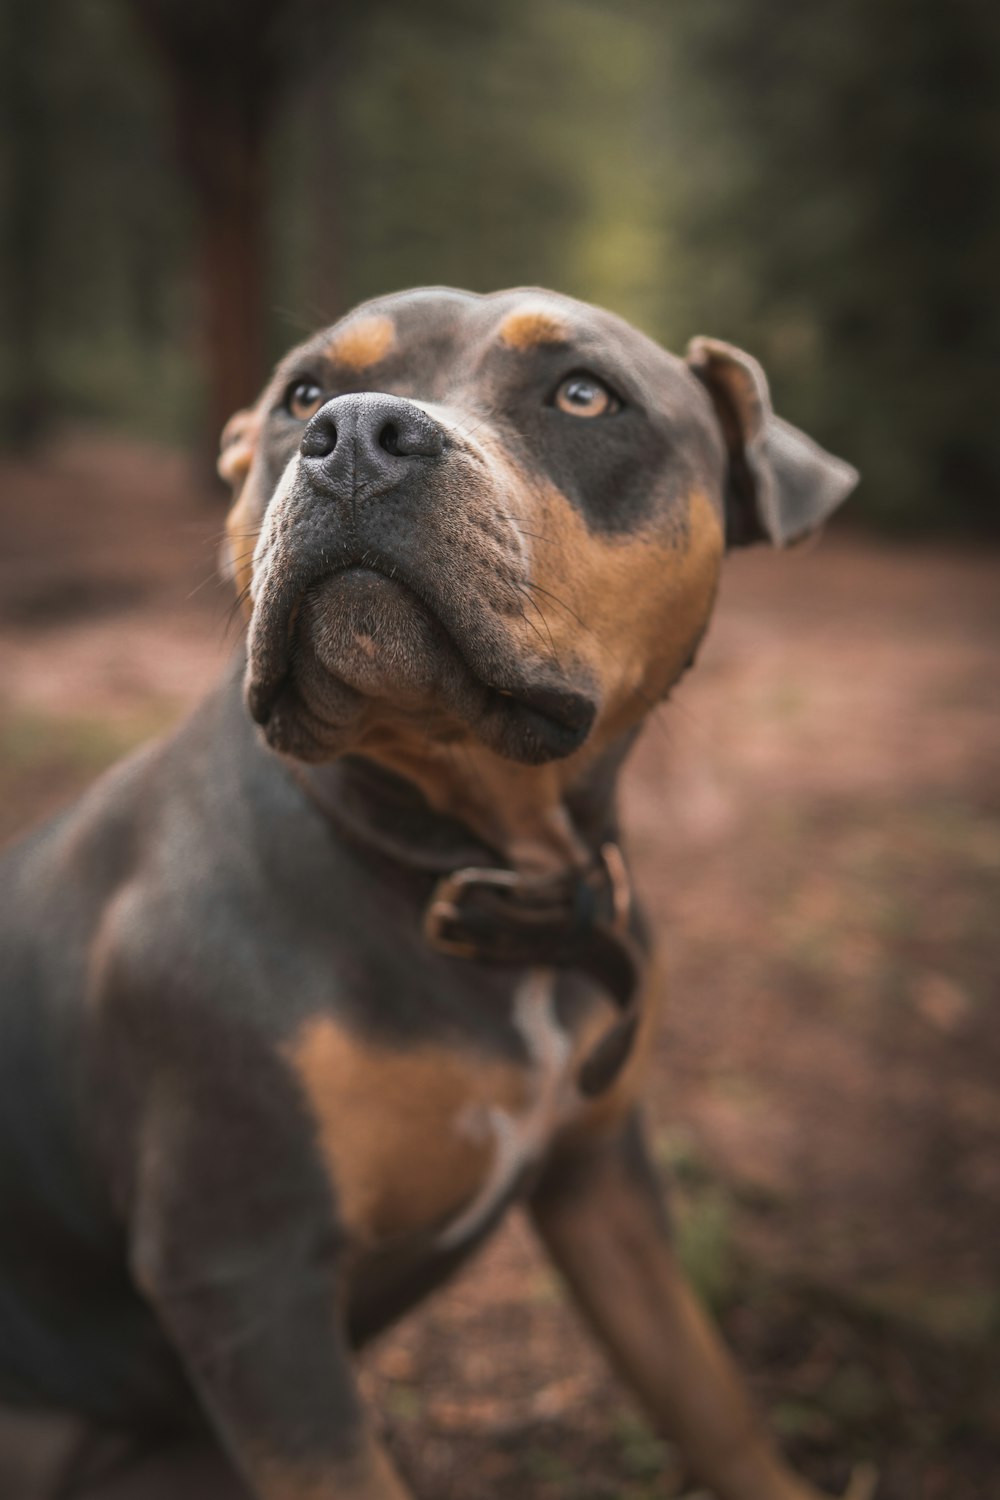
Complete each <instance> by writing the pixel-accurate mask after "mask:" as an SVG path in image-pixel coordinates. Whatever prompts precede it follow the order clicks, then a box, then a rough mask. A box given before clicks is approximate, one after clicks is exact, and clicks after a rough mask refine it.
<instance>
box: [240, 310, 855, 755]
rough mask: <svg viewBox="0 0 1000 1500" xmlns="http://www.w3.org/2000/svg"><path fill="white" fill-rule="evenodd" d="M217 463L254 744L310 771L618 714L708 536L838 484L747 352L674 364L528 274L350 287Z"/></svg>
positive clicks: (672, 648)
mask: <svg viewBox="0 0 1000 1500" xmlns="http://www.w3.org/2000/svg"><path fill="white" fill-rule="evenodd" d="M220 470H221V472H222V474H223V475H224V477H225V478H226V479H228V480H229V481H230V483H231V484H232V486H233V488H234V491H235V504H234V506H233V509H232V512H231V515H230V522H229V556H230V567H231V570H232V572H233V574H234V575H235V578H236V580H237V582H238V584H239V586H240V587H241V588H242V589H244V590H245V591H246V595H247V599H248V602H249V604H251V605H252V611H251V617H250V631H249V665H248V673H247V697H248V703H249V706H250V710H251V712H252V714H253V716H254V718H255V719H256V720H257V722H258V723H259V724H260V725H261V726H262V728H263V731H264V734H265V736H266V738H267V739H268V741H269V743H271V744H272V745H273V746H274V747H275V748H276V749H279V750H282V751H284V752H286V753H288V754H291V755H293V756H296V757H298V758H300V759H303V760H307V761H322V760H328V759H330V758H332V757H334V756H336V755H339V754H341V753H343V752H344V751H346V750H352V751H353V750H361V751H364V750H365V748H366V747H367V746H371V745H376V744H377V743H378V740H379V736H380V735H384V734H385V733H386V732H389V731H391V732H398V731H399V730H400V729H401V728H407V727H408V729H409V731H411V732H413V733H416V734H419V735H420V736H423V737H430V738H431V739H434V740H439V741H442V742H449V741H463V740H464V741H466V742H469V741H474V742H477V743H479V744H480V745H483V744H485V745H486V746H488V747H489V748H490V749H492V750H494V751H496V752H498V753H499V754H500V755H502V756H504V757H506V758H507V759H509V760H514V761H520V762H522V763H527V764H538V763H541V762H544V761H548V760H553V759H556V758H559V757H565V756H568V755H570V754H572V753H573V752H574V751H577V750H578V749H580V747H581V746H583V745H584V744H585V743H586V744H587V745H588V746H593V747H595V748H596V749H600V748H602V747H603V746H605V745H607V744H608V743H610V742H611V741H612V740H614V739H616V738H618V737H620V736H621V735H622V734H623V733H624V732H625V731H626V730H627V729H629V728H630V727H632V726H633V725H634V724H635V723H637V722H638V720H639V719H640V718H641V717H642V715H643V714H644V713H645V712H646V711H647V709H648V708H649V707H651V706H652V705H653V704H655V703H656V702H658V701H659V700H660V699H662V697H663V696H664V695H665V694H666V693H667V692H668V691H669V689H670V687H671V686H672V684H673V683H674V682H675V681H676V680H677V678H678V677H679V676H680V674H681V673H682V672H683V671H684V669H685V667H686V666H687V665H688V663H689V662H690V660H691V658H692V656H693V653H694V651H695V649H696V647H697V645H698V642H699V640H700V638H701V636H702V634H703V632H704V630H705V627H706V624H707V622H708V617H709V614H710V611H711V607H712V602H713V599H714V595H715V589H716V583H717V578H718V572H719V565H720V561H721V558H722V555H723V553H724V551H725V549H726V547H727V546H735V545H742V544H744V543H747V542H752V541H756V540H759V539H760V540H768V541H771V542H773V543H775V544H777V545H779V546H780V545H783V544H785V543H787V542H791V541H794V540H796V539H797V538H799V537H801V536H804V535H806V534H807V533H808V532H810V531H813V530H815V528H816V527H817V526H819V525H820V524H821V523H822V521H823V520H824V519H825V518H826V516H827V515H828V514H829V513H830V512H831V511H832V510H833V509H834V507H835V506H836V505H837V504H839V502H840V501H841V500H842V499H843V498H844V497H845V496H846V495H847V494H848V492H849V491H850V490H851V488H852V487H853V485H854V484H855V482H856V477H857V476H856V474H855V472H854V471H853V470H852V469H851V468H850V467H849V466H848V465H847V464H844V463H842V462H840V461H839V460H838V459H835V458H832V457H830V455H828V454H826V453H824V452H823V451H822V450H821V449H820V448H818V447H816V445H815V444H813V443H812V442H811V441H810V440H809V439H808V438H807V437H805V435H804V434H802V433H801V432H798V431H797V430H796V429H795V428H793V427H790V426H789V425H788V424H787V423H784V422H782V421H781V420H780V419H779V418H777V417H776V416H775V415H774V414H773V412H772V410H771V405H770V400H769V396H768V388H767V382H766V380H765V378H764V374H763V371H762V370H761V369H760V367H759V365H758V364H757V363H756V362H755V361H754V360H753V359H751V358H750V357H749V356H748V355H746V354H743V353H741V352H740V351H739V350H737V349H734V348H731V347H730V346H728V345H726V344H722V343H718V342H716V341H713V340H710V339H696V340H694V342H693V343H692V344H691V346H690V347H689V349H688V354H687V358H686V360H682V359H678V358H676V357H675V356H674V355H671V354H668V353H666V352H665V351H664V350H663V349H661V348H660V347H659V346H658V345H656V344H655V343H653V342H652V341H651V340H649V339H648V338H646V337H644V336H643V335H642V334H641V333H638V332H637V331H636V330H635V329H633V328H631V327H630V326H629V325H628V324H627V323H625V322H623V321H622V320H621V319H620V318H617V317H614V316H612V315H611V314H609V313H607V312H603V311H601V310H600V309H597V308H594V307H589V306H587V305H586V304H584V303H580V302H576V301H573V300H572V299H570V298H568V297H561V296H557V295H555V294H553V293H550V292H542V291H534V290H522V291H513V292H503V293H498V294H496V295H494V296H488V297H480V296H473V295H471V294H468V293H464V292H455V291H449V290H443V289H430V290H423V291H416V292H408V293H402V294H399V295H396V296H391V297H386V298H383V299H381V300H379V301H377V302H373V303H368V304H366V305H365V306H364V307H362V308H360V309H359V310H358V311H356V312H354V313H351V314H350V315H349V316H348V317H346V318H344V319H343V320H342V321H341V322H340V323H338V324H336V325H335V326H334V327H332V328H330V329H327V330H326V331H324V332H323V333H321V334H318V335H317V336H316V337H315V338H313V339H311V340H310V341H309V342H308V343H305V344H303V345H302V346H301V347H300V348H298V349H296V350H294V351H293V352H292V353H291V354H290V355H289V356H288V358H287V359H285V360H284V361H283V362H282V363H281V365H280V366H279V367H278V369H277V371H276V373H275V375H274V377H273V379H272V380H271V382H270V384H269V385H268V386H267V388H266V390H265V391H264V394H263V395H262V396H261V398H260V400H259V402H258V403H257V405H256V406H255V407H254V408H253V410H251V411H249V412H243V413H240V414H238V415H237V416H236V417H234V418H233V420H232V421H231V422H230V423H229V425H228V427H227V429H226V432H225V434H224V436H223V449H222V456H221V459H220Z"/></svg>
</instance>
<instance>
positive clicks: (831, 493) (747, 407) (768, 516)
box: [687, 338, 859, 547]
mask: <svg viewBox="0 0 1000 1500" xmlns="http://www.w3.org/2000/svg"><path fill="white" fill-rule="evenodd" d="M687 361H688V364H689V365H690V367H691V370H692V371H693V373H694V374H695V375H696V376H697V378H698V379H699V380H700V381H701V383H702V385H704V387H705V389H706V390H707V391H708V394H709V396H710V397H711V399H712V404H713V405H714V407H715V410H716V414H717V416H718V419H719V425H720V426H721V428H722V432H723V436H724V438H725V440H726V448H727V449H728V452H729V473H728V477H727V481H726V544H727V546H729V547H743V546H746V545H747V544H748V543H750V542H759V541H769V542H773V543H774V545H775V546H776V547H785V546H787V545H788V544H789V542H796V541H798V540H799V538H800V537H804V536H808V535H809V533H810V532H811V531H815V530H816V529H817V527H819V526H822V524H823V522H824V521H825V520H826V518H827V516H829V515H830V514H831V512H832V511H834V510H836V508H837V506H838V505H839V504H840V502H841V501H842V500H845V499H846V498H847V496H848V495H849V494H850V493H851V491H852V490H853V488H854V486H855V485H856V484H857V482H858V477H859V476H858V471H857V470H856V469H854V468H852V467H851V465H850V464H848V463H844V461H843V459H840V458H834V456H833V454H832V453H827V452H826V451H825V450H824V449H823V448H821V447H820V446H819V444H818V443H814V442H813V440H812V438H809V437H807V436H806V434H805V433H804V432H800V431H799V429H798V428H797V427H793V426H792V425H791V423H789V422H783V421H782V419H781V418H780V417H776V416H775V414H774V411H773V410H772V407H771V393H770V391H769V390H768V386H767V377H766V375H765V374H764V371H763V370H762V369H761V367H760V365H759V364H758V363H757V361H756V360H755V359H754V358H753V357H752V356H751V355H749V354H744V352H743V350H742V349H736V348H734V347H733V345H732V344H724V343H722V341H721V340H720V339H706V338H696V339H692V340H691V342H690V344H688V347H687Z"/></svg>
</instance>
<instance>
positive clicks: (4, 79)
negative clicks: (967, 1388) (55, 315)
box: [0, 0, 52, 451]
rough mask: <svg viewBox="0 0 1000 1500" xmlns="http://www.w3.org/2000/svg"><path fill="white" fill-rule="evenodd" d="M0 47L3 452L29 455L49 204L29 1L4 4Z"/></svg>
mask: <svg viewBox="0 0 1000 1500" xmlns="http://www.w3.org/2000/svg"><path fill="white" fill-rule="evenodd" d="M4 20H5V25H4V30H3V40H2V44H0V100H2V104H0V110H2V119H3V137H4V139H5V141H6V142H7V150H8V162H7V174H6V175H7V179H8V182H7V212H6V214H5V216H4V262H5V266H6V275H5V283H6V298H5V301H6V304H7V306H6V314H7V325H8V339H9V359H10V365H11V367H12V370H13V371H14V372H16V373H15V375H14V378H13V379H12V380H11V388H10V391H9V393H8V396H7V400H6V402H5V405H4V411H3V426H4V431H5V434H6V437H7V440H8V442H9V443H10V445H11V446H12V447H13V448H15V449H17V450H20V451H23V450H25V449H28V448H31V447H33V446H34V445H35V443H36V442H37V441H38V439H39V438H40V437H41V436H42V434H43V431H44V428H45V425H46V421H47V418H48V414H49V407H50V391H49V389H48V385H47V382H46V372H45V360H44V355H43V351H42V337H43V334H42V329H43V324H44V298H45V278H44V264H45V243H46V239H47V234H48V229H49V224H48V217H49V210H50V202H49V200H50V196H51V181H52V178H51V170H50V166H51V163H50V160H49V158H50V151H49V128H50V120H49V111H48V109H47V107H46V99H45V85H46V69H45V40H46V38H45V16H44V12H43V11H42V10H41V9H40V8H39V6H38V5H37V3H36V0H8V3H7V8H6V13H5V17H4Z"/></svg>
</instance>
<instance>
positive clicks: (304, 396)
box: [285, 380, 325, 422]
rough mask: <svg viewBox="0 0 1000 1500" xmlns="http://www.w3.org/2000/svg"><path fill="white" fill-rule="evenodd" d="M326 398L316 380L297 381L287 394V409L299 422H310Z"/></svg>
mask: <svg viewBox="0 0 1000 1500" xmlns="http://www.w3.org/2000/svg"><path fill="white" fill-rule="evenodd" d="M324 400H325V397H324V395H323V392H322V390H321V389H320V387H319V386H318V385H317V384H316V382H315V380H296V381H295V382H294V383H293V384H292V385H290V386H289V387H288V390H287V391H286V393H285V409H286V410H287V411H288V412H290V413H291V415H292V416H293V417H295V418H296V419H297V420H298V421H299V422H308V420H309V418H310V417H311V416H313V415H314V414H315V413H316V412H318V411H319V409H320V407H321V406H322V405H323V402H324Z"/></svg>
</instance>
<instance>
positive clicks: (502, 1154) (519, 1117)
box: [437, 969, 580, 1250]
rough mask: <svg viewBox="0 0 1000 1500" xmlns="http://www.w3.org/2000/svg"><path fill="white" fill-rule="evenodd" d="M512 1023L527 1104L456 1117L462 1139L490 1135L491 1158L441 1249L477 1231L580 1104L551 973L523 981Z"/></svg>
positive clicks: (537, 972)
mask: <svg viewBox="0 0 1000 1500" xmlns="http://www.w3.org/2000/svg"><path fill="white" fill-rule="evenodd" d="M513 1021H514V1025H515V1026H516V1027H517V1029H518V1031H519V1032H520V1033H521V1035H522V1037H523V1038H524V1041H525V1045H526V1046H527V1049H528V1056H529V1059H530V1069H531V1075H530V1083H529V1097H528V1103H527V1105H526V1107H525V1108H524V1109H523V1110H519V1111H518V1112H517V1113H516V1114H514V1113H512V1112H511V1111H510V1110H507V1109H502V1108H500V1107H499V1106H498V1105H494V1104H478V1103H477V1104H469V1105H466V1106H465V1108H464V1109H463V1110H461V1111H460V1113H459V1114H458V1115H457V1116H456V1118H455V1128H456V1130H458V1131H459V1132H460V1133H461V1134H462V1135H465V1136H467V1137H471V1138H472V1139H474V1140H477V1141H482V1140H484V1139H487V1138H488V1137H489V1136H490V1135H492V1137H493V1140H494V1157H493V1164H492V1167H491V1168H490V1171H489V1173H488V1174H487V1176H486V1179H485V1181H484V1182H483V1185H482V1187H481V1188H480V1189H479V1191H478V1193H477V1194H476V1195H475V1197H474V1198H473V1199H472V1201H471V1202H470V1203H468V1204H467V1205H466V1207H465V1208H464V1209H463V1210H462V1212H461V1213H460V1214H459V1215H458V1217H457V1218H455V1219H453V1220H452V1221H451V1223H450V1224H449V1225H448V1227H447V1228H446V1229H444V1230H443V1231H442V1232H441V1234H440V1235H439V1236H438V1241H437V1243H438V1246H439V1248H440V1249H442V1250H450V1249H454V1247H455V1246H456V1245H459V1244H461V1242H462V1241H463V1240H465V1239H468V1238H470V1237H471V1236H472V1235H474V1234H475V1233H476V1232H477V1231H478V1230H479V1229H481V1228H482V1226H483V1225H484V1224H485V1223H486V1222H487V1220H488V1219H489V1217H490V1215H491V1214H492V1213H493V1211H494V1210H495V1209H496V1208H497V1207H498V1206H499V1205H500V1204H501V1203H502V1202H503V1200H504V1199H505V1198H506V1197H507V1196H508V1195H509V1193H510V1191H511V1189H512V1188H513V1187H514V1184H515V1183H516V1181H517V1179H518V1177H519V1176H520V1175H521V1173H522V1172H523V1171H524V1169H525V1168H526V1167H529V1166H531V1165H532V1164H533V1163H534V1162H536V1161H537V1160H538V1158H539V1157H540V1156H541V1155H542V1153H543V1152H544V1150H545V1148H546V1146H547V1145H548V1143H549V1141H550V1140H551V1138H552V1134H553V1131H554V1130H555V1129H556V1128H557V1127H558V1126H559V1125H561V1124H563V1123H565V1121H566V1120H568V1119H569V1118H571V1117H572V1115H573V1114H574V1113H575V1111H576V1108H577V1106H578V1104H579V1101H580V1095H579V1093H578V1092H577V1088H576V1083H575V1079H574V1075H573V1071H572V1069H571V1067H570V1060H571V1057H572V1051H573V1044H572V1039H571V1037H570V1035H569V1032H567V1031H566V1030H565V1029H564V1028H563V1027H562V1026H560V1024H559V1020H558V1017H557V1015H556V1007H555V979H554V975H553V973H552V970H551V969H532V970H531V972H530V973H529V974H528V976H527V978H526V979H524V980H523V982H522V983H521V985H520V987H519V989H518V991H517V993H516V995H515V997H514V1006H513Z"/></svg>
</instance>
